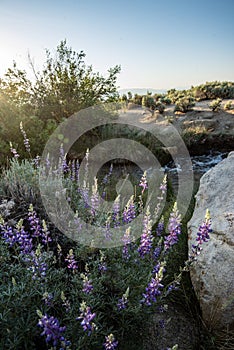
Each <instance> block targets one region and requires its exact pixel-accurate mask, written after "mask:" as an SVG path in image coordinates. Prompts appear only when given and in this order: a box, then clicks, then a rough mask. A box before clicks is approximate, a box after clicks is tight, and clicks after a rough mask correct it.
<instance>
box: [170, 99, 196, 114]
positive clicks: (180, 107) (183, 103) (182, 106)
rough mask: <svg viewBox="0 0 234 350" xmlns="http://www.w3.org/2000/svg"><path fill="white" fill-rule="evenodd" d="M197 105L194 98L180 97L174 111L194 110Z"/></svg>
mask: <svg viewBox="0 0 234 350" xmlns="http://www.w3.org/2000/svg"><path fill="white" fill-rule="evenodd" d="M194 106H195V102H194V98H193V97H191V96H189V97H182V98H179V99H178V100H177V102H176V105H175V109H174V112H182V113H185V112H188V111H190V110H192V108H193V107H194Z"/></svg>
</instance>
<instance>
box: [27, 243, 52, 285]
mask: <svg viewBox="0 0 234 350" xmlns="http://www.w3.org/2000/svg"><path fill="white" fill-rule="evenodd" d="M26 261H27V262H28V263H29V264H30V266H29V267H28V268H27V270H29V271H31V273H32V279H33V280H41V279H45V277H46V272H47V269H48V265H47V263H46V262H45V260H44V257H43V255H41V252H40V246H39V247H38V248H37V250H36V252H33V251H32V252H31V254H30V255H29V256H28V257H27V259H26Z"/></svg>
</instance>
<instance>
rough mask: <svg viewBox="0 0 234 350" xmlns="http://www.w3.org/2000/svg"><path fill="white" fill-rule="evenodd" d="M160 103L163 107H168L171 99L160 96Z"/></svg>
mask: <svg viewBox="0 0 234 350" xmlns="http://www.w3.org/2000/svg"><path fill="white" fill-rule="evenodd" d="M160 102H162V103H163V104H165V105H170V104H171V99H170V98H169V97H166V96H162V97H161V98H160Z"/></svg>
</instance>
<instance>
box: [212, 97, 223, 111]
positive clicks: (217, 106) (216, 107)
mask: <svg viewBox="0 0 234 350" xmlns="http://www.w3.org/2000/svg"><path fill="white" fill-rule="evenodd" d="M221 103H222V99H221V98H217V99H216V100H213V101H212V102H211V103H210V105H209V107H210V109H211V110H212V111H213V112H217V111H219V110H220V109H221Z"/></svg>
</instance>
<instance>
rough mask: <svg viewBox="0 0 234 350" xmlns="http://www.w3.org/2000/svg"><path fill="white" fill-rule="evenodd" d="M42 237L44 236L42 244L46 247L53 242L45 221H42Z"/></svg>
mask: <svg viewBox="0 0 234 350" xmlns="http://www.w3.org/2000/svg"><path fill="white" fill-rule="evenodd" d="M41 236H42V243H43V244H45V245H46V244H48V243H49V242H52V238H51V237H50V232H49V230H48V228H47V225H46V222H45V220H42V229H41Z"/></svg>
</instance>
